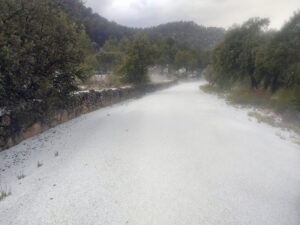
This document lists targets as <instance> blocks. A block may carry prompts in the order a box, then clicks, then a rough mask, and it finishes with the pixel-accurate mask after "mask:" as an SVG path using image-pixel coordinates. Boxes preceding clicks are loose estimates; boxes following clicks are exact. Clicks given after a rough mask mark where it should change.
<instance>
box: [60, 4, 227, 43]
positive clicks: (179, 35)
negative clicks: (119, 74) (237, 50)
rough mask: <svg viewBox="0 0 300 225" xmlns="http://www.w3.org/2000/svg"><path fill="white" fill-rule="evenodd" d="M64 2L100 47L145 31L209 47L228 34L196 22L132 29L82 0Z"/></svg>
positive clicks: (163, 37) (69, 11)
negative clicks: (108, 18) (119, 23)
mask: <svg viewBox="0 0 300 225" xmlns="http://www.w3.org/2000/svg"><path fill="white" fill-rule="evenodd" d="M64 5H65V6H64V9H65V12H66V13H67V14H69V15H72V17H73V18H74V19H76V20H77V22H78V23H82V24H83V25H84V27H85V30H86V33H87V34H88V36H89V37H90V38H91V40H92V41H93V42H94V43H97V45H98V46H100V47H101V46H102V45H103V44H104V42H105V41H106V40H107V39H109V38H115V39H118V40H120V39H121V38H122V37H127V38H129V37H131V36H132V35H133V34H136V33H139V32H145V33H147V34H148V35H149V36H151V37H152V38H158V39H167V38H172V39H174V40H175V41H177V42H180V43H184V42H186V43H189V44H191V45H197V46H199V47H201V48H203V49H206V48H209V47H211V46H213V45H215V44H216V43H217V42H218V41H220V40H221V39H222V37H223V36H224V33H225V29H223V28H217V27H205V26H202V25H201V26H199V25H197V24H196V23H194V22H173V23H167V24H163V25H159V26H157V27H151V28H145V29H142V28H129V27H125V26H121V25H118V24H117V23H115V22H111V21H108V20H107V19H105V18H103V17H102V16H100V15H99V14H97V13H94V12H93V10H92V9H91V8H87V7H86V6H84V5H83V4H82V3H81V2H80V1H79V0H64Z"/></svg>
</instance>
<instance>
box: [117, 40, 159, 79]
mask: <svg viewBox="0 0 300 225" xmlns="http://www.w3.org/2000/svg"><path fill="white" fill-rule="evenodd" d="M154 55H155V51H154V50H153V48H152V47H151V44H150V42H149V40H148V38H147V36H145V35H143V34H138V35H136V36H135V37H134V38H133V40H132V41H131V42H130V43H129V46H128V48H127V49H126V51H125V54H124V55H123V57H122V58H121V60H120V63H119V65H118V66H117V68H116V72H117V74H119V75H120V77H121V80H122V82H124V83H132V84H141V83H145V82H147V81H148V76H147V73H148V67H149V66H150V65H152V64H153V62H154Z"/></svg>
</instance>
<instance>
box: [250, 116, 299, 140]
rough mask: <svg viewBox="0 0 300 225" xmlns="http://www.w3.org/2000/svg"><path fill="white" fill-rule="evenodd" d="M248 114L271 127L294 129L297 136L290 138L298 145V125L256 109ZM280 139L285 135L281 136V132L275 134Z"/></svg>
mask: <svg viewBox="0 0 300 225" xmlns="http://www.w3.org/2000/svg"><path fill="white" fill-rule="evenodd" d="M248 116H250V117H253V118H255V119H256V120H257V122H258V123H266V124H269V125H271V126H273V127H279V128H281V129H282V130H288V131H294V132H295V133H296V134H297V135H298V137H295V136H293V137H292V139H294V142H295V143H296V144H298V145H300V138H299V137H300V127H299V126H297V125H295V124H292V123H287V122H284V121H276V120H275V119H274V118H273V117H272V116H269V115H265V114H262V113H259V112H256V111H252V112H249V113H248ZM276 135H277V136H278V137H280V138H281V139H283V140H285V137H283V136H282V135H281V134H279V133H278V134H276Z"/></svg>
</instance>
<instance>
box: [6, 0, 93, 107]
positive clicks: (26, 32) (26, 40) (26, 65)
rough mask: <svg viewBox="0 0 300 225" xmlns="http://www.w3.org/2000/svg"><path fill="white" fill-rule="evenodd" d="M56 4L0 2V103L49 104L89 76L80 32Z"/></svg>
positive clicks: (44, 1) (45, 0)
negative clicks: (37, 102) (36, 102)
mask: <svg viewBox="0 0 300 225" xmlns="http://www.w3.org/2000/svg"><path fill="white" fill-rule="evenodd" d="M59 3H60V1H59V0H57V1H56V0H55V1H53V0H32V1H19V0H10V1H6V0H0V62H1V64H0V103H1V105H6V106H10V105H16V104H20V103H25V102H32V101H36V100H41V101H46V102H53V101H54V100H55V101H57V99H63V98H65V97H66V96H68V94H69V93H70V92H71V91H73V90H75V89H76V79H79V80H83V79H85V78H86V77H87V76H88V75H89V74H90V72H91V69H92V68H91V65H89V63H87V60H86V55H87V54H88V53H89V52H90V51H91V50H90V49H91V43H90V40H89V38H88V37H87V36H86V35H85V32H84V31H83V30H82V29H80V28H79V27H77V26H76V24H74V23H73V22H72V21H71V20H70V19H69V18H68V16H67V15H66V14H65V13H63V12H62V11H61V10H60V6H59Z"/></svg>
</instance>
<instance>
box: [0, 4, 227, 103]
mask: <svg viewBox="0 0 300 225" xmlns="http://www.w3.org/2000/svg"><path fill="white" fill-rule="evenodd" d="M180 26H181V27H184V26H183V25H182V24H181V25H180ZM168 27H169V28H168ZM193 27H195V30H197V25H195V24H194V25H193ZM153 29H154V28H151V29H148V30H143V29H134V28H127V27H124V26H121V25H118V24H116V23H113V22H109V21H108V20H106V19H105V18H103V17H101V16H99V15H98V14H95V13H93V12H92V10H91V9H90V8H87V7H85V6H84V4H83V3H82V2H81V1H80V0H9V1H7V0H0V107H4V106H5V107H15V106H16V105H22V104H29V103H32V104H34V102H45V104H47V105H51V104H63V103H64V101H65V100H66V99H67V98H68V97H69V96H70V95H69V94H70V93H71V92H73V91H75V90H77V87H78V84H80V83H81V82H83V81H85V80H86V79H87V78H89V77H90V76H91V75H92V74H93V71H95V70H101V71H105V72H108V71H113V72H114V73H115V74H116V75H118V79H119V81H120V82H124V83H143V82H147V80H148V78H147V70H148V67H149V66H158V67H161V68H169V69H170V71H171V70H174V69H178V68H181V67H185V68H186V69H187V70H188V71H192V70H196V69H199V68H203V67H204V65H205V63H207V54H206V51H204V50H202V47H201V46H200V45H202V44H196V45H195V46H192V45H191V43H188V42H185V41H184V37H183V36H182V37H181V38H180V40H178V38H176V37H175V39H173V38H167V37H168V36H169V35H172V34H173V33H174V30H176V29H177V26H176V24H173V25H172V26H169V25H166V27H165V28H162V27H160V28H158V30H159V31H157V32H154V31H153V35H152V34H151V33H152V31H151V30H153ZM166 29H169V31H172V32H173V33H172V32H171V33H169V34H163V35H162V36H159V35H158V34H154V33H161V32H163V30H166ZM188 30H189V35H190V34H191V32H192V29H191V28H189V29H188ZM221 30H222V29H221ZM201 32H202V33H205V32H206V31H205V29H204V28H203V29H202V28H201ZM210 32H211V31H210ZM218 32H219V33H218V35H219V36H220V35H222V31H221V32H220V31H218ZM183 33H184V32H183ZM194 33H195V35H196V36H197V35H199V32H198V33H197V32H194ZM150 34H151V35H150ZM218 35H217V36H218ZM204 36H205V35H204ZM204 36H203V37H204ZM219 36H218V37H219ZM201 37H202V36H201V35H200V37H199V38H200V39H201ZM203 37H202V38H203ZM205 38H206V36H205ZM203 45H204V47H207V46H206V45H209V44H208V43H206V44H203Z"/></svg>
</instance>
